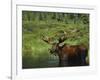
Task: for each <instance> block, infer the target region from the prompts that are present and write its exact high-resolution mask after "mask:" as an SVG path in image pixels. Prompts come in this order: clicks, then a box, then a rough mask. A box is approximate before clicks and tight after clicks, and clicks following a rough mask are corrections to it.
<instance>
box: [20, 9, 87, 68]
mask: <svg viewBox="0 0 100 80" xmlns="http://www.w3.org/2000/svg"><path fill="white" fill-rule="evenodd" d="M62 31H65V32H66V33H67V34H66V36H67V39H66V41H65V43H66V44H68V45H77V44H84V45H86V46H87V47H88V46H89V14H78V13H58V12H35V11H22V43H23V44H22V64H23V68H42V67H56V66H58V57H55V56H54V55H51V54H50V53H49V51H48V49H49V48H51V45H49V44H47V43H45V42H44V41H42V39H41V37H42V35H44V36H49V37H53V40H54V41H58V38H59V36H60V35H61V32H62Z"/></svg>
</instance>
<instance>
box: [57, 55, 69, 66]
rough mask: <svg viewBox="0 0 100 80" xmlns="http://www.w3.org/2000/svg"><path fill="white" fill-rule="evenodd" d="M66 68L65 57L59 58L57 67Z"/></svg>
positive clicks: (66, 61)
mask: <svg viewBox="0 0 100 80" xmlns="http://www.w3.org/2000/svg"><path fill="white" fill-rule="evenodd" d="M64 66H68V60H67V57H66V55H63V56H59V67H64Z"/></svg>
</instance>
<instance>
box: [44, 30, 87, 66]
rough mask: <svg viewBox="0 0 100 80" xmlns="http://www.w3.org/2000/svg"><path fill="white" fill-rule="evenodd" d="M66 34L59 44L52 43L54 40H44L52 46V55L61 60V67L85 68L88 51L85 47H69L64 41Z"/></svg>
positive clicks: (45, 38) (59, 40)
mask: <svg viewBox="0 0 100 80" xmlns="http://www.w3.org/2000/svg"><path fill="white" fill-rule="evenodd" d="M64 33H65V32H64ZM66 39H67V37H66V34H64V35H63V36H61V37H59V39H58V42H52V38H49V37H44V36H43V37H42V40H43V41H45V42H46V43H48V44H50V45H52V48H51V49H49V50H50V53H51V54H54V55H57V56H58V58H59V66H60V67H62V66H85V65H87V64H86V56H87V54H88V49H87V48H86V47H85V46H84V45H67V44H65V43H64V41H65V40H66Z"/></svg>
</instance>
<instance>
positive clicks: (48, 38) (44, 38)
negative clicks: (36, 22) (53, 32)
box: [42, 35, 52, 44]
mask: <svg viewBox="0 0 100 80" xmlns="http://www.w3.org/2000/svg"><path fill="white" fill-rule="evenodd" d="M42 40H43V41H44V42H46V43H48V44H52V43H51V38H50V37H48V36H45V37H44V36H43V35H42Z"/></svg>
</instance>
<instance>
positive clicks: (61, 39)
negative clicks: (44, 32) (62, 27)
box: [42, 31, 67, 55]
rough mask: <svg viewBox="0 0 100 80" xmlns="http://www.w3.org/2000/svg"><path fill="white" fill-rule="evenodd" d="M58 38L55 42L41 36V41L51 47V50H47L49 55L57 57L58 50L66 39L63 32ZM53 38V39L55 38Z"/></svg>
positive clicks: (51, 38) (50, 38)
mask: <svg viewBox="0 0 100 80" xmlns="http://www.w3.org/2000/svg"><path fill="white" fill-rule="evenodd" d="M55 36H58V38H57V40H53V37H48V36H42V40H43V41H44V42H46V43H48V44H50V45H52V47H51V49H49V51H50V53H51V54H54V55H58V54H59V50H60V49H61V48H62V47H63V46H64V45H65V43H64V41H65V40H66V39H67V35H66V32H65V31H62V32H61V33H60V35H57V34H56V35H55ZM55 36H54V37H55Z"/></svg>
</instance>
